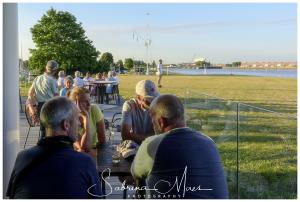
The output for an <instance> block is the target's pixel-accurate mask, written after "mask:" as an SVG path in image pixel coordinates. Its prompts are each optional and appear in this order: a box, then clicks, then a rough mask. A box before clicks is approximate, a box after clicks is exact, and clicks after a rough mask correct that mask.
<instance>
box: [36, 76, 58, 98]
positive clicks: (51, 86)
mask: <svg viewBox="0 0 300 202" xmlns="http://www.w3.org/2000/svg"><path fill="white" fill-rule="evenodd" d="M32 85H33V87H34V90H35V94H36V100H37V101H38V102H47V101H48V100H50V99H51V98H53V97H54V94H58V86H57V81H56V79H55V78H53V77H52V76H50V75H48V74H46V73H44V74H43V75H40V76H38V77H36V78H35V79H34V80H33V83H32Z"/></svg>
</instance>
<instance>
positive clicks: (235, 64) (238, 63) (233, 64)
mask: <svg viewBox="0 0 300 202" xmlns="http://www.w3.org/2000/svg"><path fill="white" fill-rule="evenodd" d="M241 64H242V62H233V63H232V66H233V67H240V66H241Z"/></svg>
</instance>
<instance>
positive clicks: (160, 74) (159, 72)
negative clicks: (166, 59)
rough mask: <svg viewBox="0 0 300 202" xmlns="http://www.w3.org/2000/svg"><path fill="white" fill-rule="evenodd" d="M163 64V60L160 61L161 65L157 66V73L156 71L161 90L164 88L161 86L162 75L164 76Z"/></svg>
mask: <svg viewBox="0 0 300 202" xmlns="http://www.w3.org/2000/svg"><path fill="white" fill-rule="evenodd" d="M163 67H164V66H163V64H162V59H159V63H158V65H157V71H156V75H157V76H158V79H157V86H158V87H159V88H161V87H162V85H161V84H160V82H161V78H162V75H163Z"/></svg>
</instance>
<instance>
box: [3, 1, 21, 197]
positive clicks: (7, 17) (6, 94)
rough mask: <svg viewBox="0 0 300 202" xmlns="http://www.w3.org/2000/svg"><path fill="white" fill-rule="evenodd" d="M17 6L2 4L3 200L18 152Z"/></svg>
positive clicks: (14, 4)
mask: <svg viewBox="0 0 300 202" xmlns="http://www.w3.org/2000/svg"><path fill="white" fill-rule="evenodd" d="M18 65H19V61H18V5H17V4H16V3H4V4H3V197H4V196H5V193H6V190H7V185H8V181H9V178H10V175H11V171H12V168H13V165H14V162H15V159H16V155H17V152H18V150H19V138H18V136H19V66H18Z"/></svg>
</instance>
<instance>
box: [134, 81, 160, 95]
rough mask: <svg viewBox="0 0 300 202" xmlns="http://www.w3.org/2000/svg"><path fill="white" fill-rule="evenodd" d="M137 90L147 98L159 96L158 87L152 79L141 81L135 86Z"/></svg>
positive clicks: (138, 93)
mask: <svg viewBox="0 0 300 202" xmlns="http://www.w3.org/2000/svg"><path fill="white" fill-rule="evenodd" d="M135 92H136V94H137V95H140V96H143V97H145V98H155V97H157V96H159V93H158V91H157V88H156V86H155V84H154V83H153V81H151V80H142V81H139V82H138V83H137V84H136V86H135Z"/></svg>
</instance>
